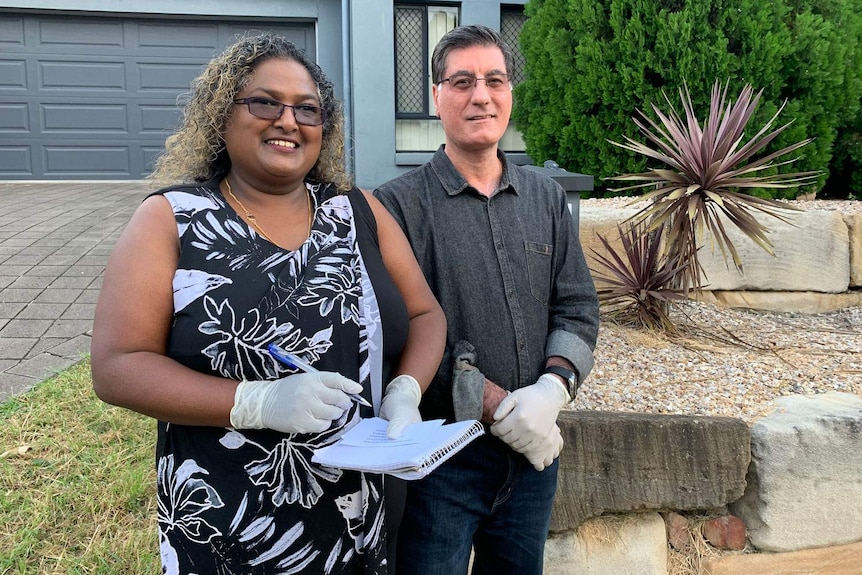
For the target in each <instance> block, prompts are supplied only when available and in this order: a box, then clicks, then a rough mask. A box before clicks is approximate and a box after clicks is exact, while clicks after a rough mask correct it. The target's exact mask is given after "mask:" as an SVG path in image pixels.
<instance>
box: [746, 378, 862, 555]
mask: <svg viewBox="0 0 862 575" xmlns="http://www.w3.org/2000/svg"><path fill="white" fill-rule="evenodd" d="M774 406H775V410H774V411H773V412H771V413H770V414H769V415H767V416H765V417H763V418H761V419H759V420H758V421H756V422H755V423H754V425H753V426H752V429H751V466H750V468H749V472H748V486H747V488H746V490H745V495H744V496H743V497H742V498H741V499H740V500H739V501H738V502H736V503H734V504H733V506H732V508H731V509H732V511H733V512H734V514H736V515H738V516H740V517H741V518H742V519H743V520H744V521H745V525H746V526H747V528H748V534H749V538H750V540H751V543H752V544H753V545H754V546H755V547H757V548H758V549H761V550H766V551H796V550H800V549H806V548H813V547H825V546H831V545H841V544H845V543H849V542H853V541H859V540H862V521H860V519H859V518H860V517H862V479H860V477H862V475H860V473H862V449H860V446H862V397H858V396H856V395H853V394H849V393H838V392H831V393H826V394H822V395H805V396H803V395H796V396H788V397H782V398H780V399H778V400H776V401H775V402H774Z"/></svg>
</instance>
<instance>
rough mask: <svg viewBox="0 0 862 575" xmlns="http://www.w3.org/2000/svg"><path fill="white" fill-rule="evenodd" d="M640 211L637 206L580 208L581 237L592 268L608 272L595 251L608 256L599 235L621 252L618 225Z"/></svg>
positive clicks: (603, 272)
mask: <svg viewBox="0 0 862 575" xmlns="http://www.w3.org/2000/svg"><path fill="white" fill-rule="evenodd" d="M637 212H638V210H637V209H636V208H585V207H584V206H581V209H580V222H579V226H580V232H579V239H580V240H581V247H582V248H583V250H584V257H585V258H586V260H587V265H588V266H589V267H590V269H591V270H594V271H597V272H600V273H602V274H605V273H607V270H605V268H604V267H603V266H602V265H600V264H599V263H598V261H597V260H596V256H595V253H594V251H595V252H598V253H599V254H601V255H603V256H607V254H608V251H607V250H606V249H605V247H604V245H603V244H602V242H601V240H599V236H600V235H601V236H602V237H604V238H605V239H606V240H608V242H610V244H611V246H612V247H613V248H614V250H615V251H617V252H618V253H621V252H620V250H621V248H622V243H621V242H620V234H619V231H618V229H617V225H619V224H621V223H622V222H623V221H624V220H625V219H626V218H630V217H631V216H633V215H635V214H636V213H637Z"/></svg>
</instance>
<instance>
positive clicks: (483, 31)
mask: <svg viewBox="0 0 862 575" xmlns="http://www.w3.org/2000/svg"><path fill="white" fill-rule="evenodd" d="M473 46H496V47H497V48H499V49H500V51H501V52H502V53H503V58H504V59H505V61H506V72H509V73H511V72H512V70H513V69H514V68H515V55H514V53H513V52H512V49H511V48H509V45H508V44H506V43H505V42H504V41H503V38H501V37H500V34H499V33H498V32H497V31H496V30H494V29H493V28H488V27H487V26H482V25H478V24H474V25H470V26H458V27H457V28H453V29H452V30H450V31H449V32H447V33H446V35H445V36H443V37H442V38H440V41H439V42H437V46H435V47H434V53H433V54H432V55H431V79H432V80H433V81H434V83H435V84H437V83H439V82H440V81H441V80H442V79H443V74H444V73H445V72H446V60H447V59H448V58H449V54H450V53H451V52H452V51H453V50H460V49H462V48H471V47H473Z"/></svg>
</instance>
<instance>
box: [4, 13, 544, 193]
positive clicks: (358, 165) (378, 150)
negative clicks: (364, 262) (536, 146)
mask: <svg viewBox="0 0 862 575" xmlns="http://www.w3.org/2000/svg"><path fill="white" fill-rule="evenodd" d="M408 1H409V0H408ZM393 4H394V2H393V1H392V0H255V1H254V2H248V1H245V0H207V1H206V2H199V1H196V2H192V1H190V0H50V1H49V0H24V1H18V2H7V3H4V4H3V6H2V7H0V10H5V11H16V10H18V11H32V12H41V13H49V12H50V13H63V12H68V13H74V14H77V15H79V16H80V15H86V14H87V13H92V14H93V15H94V16H98V15H111V16H122V15H124V14H127V15H130V16H137V17H140V16H146V15H153V16H156V15H158V16H160V17H165V16H168V17H170V16H176V17H177V18H183V19H193V18H194V17H195V16H197V15H200V16H206V17H207V18H210V19H211V18H224V19H225V20H232V19H257V18H259V19H269V18H273V19H280V20H286V21H306V22H307V21H312V22H314V23H315V27H316V56H317V61H318V63H319V64H320V66H321V67H322V68H323V69H324V70H325V71H326V73H327V75H328V76H329V77H330V79H331V80H332V81H333V82H334V84H335V86H336V90H337V92H338V95H339V97H341V98H342V99H343V100H344V104H345V112H346V114H345V116H346V118H347V126H346V134H347V145H348V158H349V161H350V164H351V165H350V167H351V169H352V171H353V173H354V174H355V179H356V183H357V185H359V186H361V187H364V188H369V189H370V188H374V187H375V186H377V185H379V184H381V183H383V182H385V181H387V180H389V179H391V178H394V177H396V176H398V175H400V174H402V173H404V172H406V171H408V170H410V169H412V168H414V167H416V166H419V165H421V164H423V163H424V162H426V161H428V159H430V156H431V154H430V153H400V154H397V153H396V152H395V77H394V75H395V65H394V61H395V51H394V45H393V40H392V37H393V28H394V23H393ZM453 4H458V5H460V9H461V19H460V23H461V24H485V25H488V26H491V27H493V28H497V29H499V26H500V6H501V5H503V4H505V5H518V4H521V5H523V4H525V0H509V1H507V2H500V1H499V0H464V1H462V2H460V3H453ZM344 20H347V26H346V27H343V26H342V23H343V21H344ZM513 160H514V161H515V162H516V163H519V164H524V163H530V159H529V158H528V157H527V156H526V155H524V154H518V155H513Z"/></svg>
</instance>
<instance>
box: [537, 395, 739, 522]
mask: <svg viewBox="0 0 862 575" xmlns="http://www.w3.org/2000/svg"><path fill="white" fill-rule="evenodd" d="M558 423H559V425H560V429H561V431H562V434H563V439H564V440H565V443H566V446H565V448H564V449H563V452H562V454H561V455H560V475H559V483H558V485H557V494H556V497H555V499H554V507H553V511H552V514H551V531H552V532H553V531H562V530H567V529H574V528H576V527H577V526H578V525H580V524H581V523H582V522H583V521H584V520H585V519H587V518H589V517H595V516H597V515H600V514H602V513H608V512H610V513H625V512H630V511H644V510H656V511H660V510H665V511H674V510H676V511H685V510H703V509H714V508H718V507H723V506H725V505H727V504H729V503H731V502H732V501H735V500H737V499H738V498H739V497H740V496H741V495H742V494H743V492H744V491H745V473H746V470H747V469H748V463H749V460H750V448H749V428H748V425H747V424H746V423H745V422H744V421H742V420H738V419H733V418H729V417H697V416H685V415H655V414H642V413H611V412H588V411H566V410H564V411H562V412H560V417H559V419H558Z"/></svg>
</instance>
